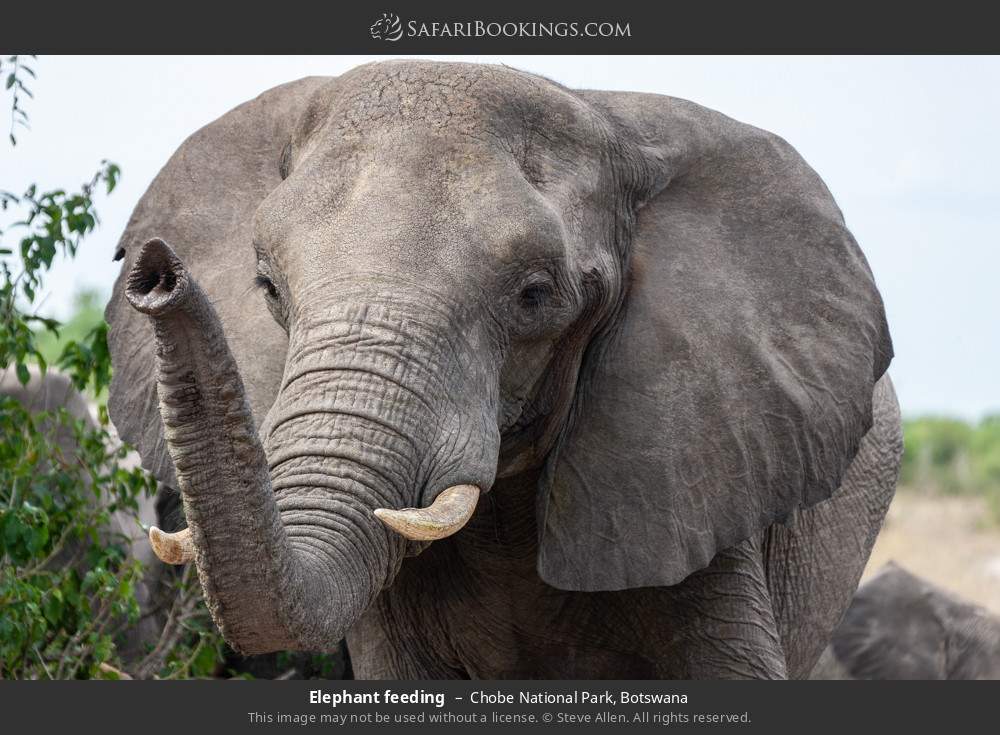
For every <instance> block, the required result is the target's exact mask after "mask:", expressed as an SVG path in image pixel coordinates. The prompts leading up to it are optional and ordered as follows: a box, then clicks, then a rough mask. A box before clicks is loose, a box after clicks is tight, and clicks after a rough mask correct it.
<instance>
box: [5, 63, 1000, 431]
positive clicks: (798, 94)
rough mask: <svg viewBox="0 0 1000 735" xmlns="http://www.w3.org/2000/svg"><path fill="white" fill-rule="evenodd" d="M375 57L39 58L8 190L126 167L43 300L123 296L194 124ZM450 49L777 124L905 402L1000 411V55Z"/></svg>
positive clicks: (927, 408) (945, 409)
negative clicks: (91, 293) (157, 180)
mask: <svg viewBox="0 0 1000 735" xmlns="http://www.w3.org/2000/svg"><path fill="white" fill-rule="evenodd" d="M5 55H6V54H5ZM376 58H389V57H357V56H331V57H321V56H307V57H291V56H287V57H272V56H260V57H238V56H230V57H183V56H181V57H158V56H144V57H100V56H89V57H54V56H52V57H46V56H43V57H40V58H39V59H38V60H37V62H36V63H35V64H34V67H35V70H36V71H37V73H38V80H37V81H35V82H34V85H33V91H34V92H35V99H34V100H25V104H24V106H25V108H26V109H27V111H28V113H29V114H30V116H31V127H32V129H31V130H30V131H23V130H22V131H20V132H19V134H18V146H17V148H15V149H14V150H10V149H9V147H6V146H0V189H6V190H10V191H13V192H15V193H19V192H21V191H22V190H23V189H24V188H25V187H26V186H27V185H28V184H29V183H31V182H33V181H37V182H38V183H39V185H40V186H42V187H55V186H59V187H73V186H76V185H78V184H79V183H82V182H83V181H84V180H85V179H87V178H89V176H90V175H91V174H92V173H93V171H94V170H96V168H97V166H98V164H99V162H100V160H101V159H103V158H108V159H110V160H113V161H115V162H116V163H118V164H119V165H120V166H121V168H122V172H123V175H122V179H121V183H120V185H119V188H118V189H117V190H116V191H115V192H114V193H113V194H112V195H111V197H110V198H105V197H101V198H99V200H98V211H99V213H100V215H101V220H102V225H101V227H100V229H99V230H98V231H97V232H95V233H94V234H93V235H92V236H91V237H90V238H89V239H88V240H86V241H85V243H84V245H83V247H82V248H81V252H80V255H78V257H77V259H76V261H74V262H70V263H62V264H60V265H59V266H58V267H57V268H55V269H54V270H53V272H52V273H51V274H50V275H49V277H48V285H49V291H50V293H49V295H48V298H47V301H46V302H45V311H47V312H49V313H52V314H55V315H58V316H66V314H67V313H68V310H69V306H70V304H71V301H72V295H73V293H74V291H75V290H76V289H78V288H80V287H86V286H91V287H97V288H100V289H102V290H103V291H105V292H107V293H110V287H111V284H112V282H113V281H114V278H115V276H116V275H117V271H118V264H117V263H113V262H112V261H111V255H112V253H113V250H114V245H115V243H116V242H117V239H118V237H119V235H120V234H121V232H122V230H123V229H124V227H125V223H126V222H127V220H128V217H129V214H130V212H131V210H132V208H133V206H134V205H135V203H136V202H137V201H138V199H139V197H140V196H141V195H142V193H143V191H145V189H146V187H147V186H148V185H149V182H150V181H151V180H152V179H153V177H154V176H155V175H156V173H157V171H158V170H159V168H160V167H161V166H162V165H163V164H164V163H165V162H166V160H167V158H168V157H169V156H170V155H171V153H173V151H174V149H175V148H176V147H177V146H178V144H180V143H181V142H182V141H183V140H184V138H186V137H187V136H188V135H189V134H191V133H192V132H194V131H195V130H196V129H198V128H199V127H201V126H202V125H204V124H205V123H207V122H209V121H211V120H213V119H214V118H216V117H218V116H219V115H222V114H223V113H225V112H226V111H227V110H229V109H231V108H232V107H234V106H235V105H237V104H239V103H241V102H243V101H245V100H247V99H250V98H252V97H255V96H256V95H257V94H259V93H260V92H262V91H264V90H265V89H268V88H269V87H272V86H274V85H276V84H280V83H282V82H287V81H290V80H293V79H297V78H299V77H303V76H309V75H314V74H320V75H323V74H339V73H341V72H343V71H345V70H347V69H349V68H351V67H353V66H356V65H358V64H361V63H364V62H367V61H371V60H373V59H376ZM431 58H433V57H431ZM440 58H445V59H451V60H467V61H479V62H489V63H506V64H508V65H510V66H514V67H517V68H520V69H525V70H527V71H532V72H536V73H540V74H543V75H545V76H547V77H550V78H552V79H554V80H556V81H558V82H561V83H563V84H566V85H567V86H570V87H578V88H592V89H625V90H634V91H641V92H657V93H661V94H669V95H673V96H676V97H683V98H686V99H690V100H693V101H695V102H698V103H699V104H702V105H706V106H708V107H712V108H714V109H717V110H720V111H721V112H724V113H726V114H727V115H729V116H731V117H734V118H736V119H738V120H742V121H744V122H748V123H751V124H753V125H756V126H759V127H762V128H766V129H768V130H771V131H773V132H775V133H778V134H779V135H781V136H782V137H784V138H785V139H786V140H788V141H789V142H790V143H791V144H792V145H793V146H795V148H797V149H798V151H799V152H800V153H801V154H802V155H803V156H804V157H805V159H806V160H807V161H808V162H809V163H810V164H811V165H812V166H813V168H815V169H816V170H817V171H818V172H819V174H820V175H821V176H822V177H823V179H824V180H825V181H826V183H827V185H828V186H829V187H830V189H831V190H832V191H833V194H834V196H835V197H836V198H837V201H838V203H839V205H840V207H841V209H842V210H843V212H844V216H845V217H846V219H847V224H848V226H849V227H850V229H851V230H852V232H853V233H854V235H855V237H856V238H857V240H858V242H859V243H860V244H861V247H862V249H863V250H864V252H865V254H866V255H867V257H868V260H869V262H870V263H871V266H872V270H873V271H874V273H875V278H876V280H877V282H878V285H879V288H880V289H881V291H882V295H883V298H884V299H885V303H886V308H887V311H888V315H889V326H890V329H891V331H892V336H893V341H894V343H895V348H896V358H895V360H894V361H893V363H892V366H891V368H890V372H891V374H892V376H893V380H894V381H895V383H896V390H897V392H898V394H899V398H900V402H901V404H902V407H903V411H904V413H905V414H907V415H910V416H914V415H918V414H923V413H930V412H934V413H947V414H958V415H961V416H965V417H968V418H978V417H980V416H982V415H983V414H985V413H989V412H995V411H1000V386H998V378H997V376H998V375H1000V340H998V339H997V331H998V330H997V326H996V324H997V319H998V316H1000V236H998V232H1000V173H998V172H1000V145H998V142H997V135H998V133H1000V91H998V90H1000V57H940V56H939V57H915V58H914V57H899V56H895V57H860V56H853V57H819V56H814V57H791V56H784V57H767V56H748V57H708V56H697V57H659V56H653V57H628V56H595V57H584V56H576V57H574V56H481V57H458V56H453V57H440ZM2 99H3V105H4V107H6V106H7V103H8V98H7V97H6V96H5V97H3V98H2ZM5 118H6V115H4V116H3V117H0V120H3V119H5ZM0 132H6V131H0ZM4 222H9V220H4ZM12 233H13V231H12ZM5 242H6V240H5Z"/></svg>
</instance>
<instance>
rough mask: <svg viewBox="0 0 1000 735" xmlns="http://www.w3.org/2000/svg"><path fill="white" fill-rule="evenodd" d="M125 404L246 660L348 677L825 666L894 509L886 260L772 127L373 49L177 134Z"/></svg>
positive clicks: (151, 235) (140, 292)
mask: <svg viewBox="0 0 1000 735" xmlns="http://www.w3.org/2000/svg"><path fill="white" fill-rule="evenodd" d="M115 259H116V260H120V261H121V262H122V266H121V268H122V269H121V273H120V274H119V276H118V279H117V281H116V284H115V287H114V291H113V293H112V296H111V300H110V302H109V303H108V306H107V310H106V317H107V320H108V323H109V325H110V326H109V330H110V331H109V338H108V342H109V349H110V351H111V357H112V362H113V381H112V385H111V389H110V397H109V410H110V413H111V416H112V418H113V420H114V421H115V423H116V425H117V426H118V427H119V430H120V431H121V433H122V436H123V437H124V438H125V439H126V440H128V441H129V442H131V443H132V444H134V445H135V446H136V447H137V448H138V451H139V452H140V454H141V456H142V459H143V463H144V466H145V467H146V468H147V469H149V470H150V471H151V472H152V473H154V474H155V475H156V476H157V477H158V478H159V479H160V480H161V481H163V482H164V483H166V484H168V485H170V486H171V487H176V488H178V489H179V491H180V493H181V497H182V501H183V507H184V514H185V517H186V522H187V528H186V529H184V530H182V531H179V532H176V533H166V532H164V531H161V530H159V529H153V530H152V531H151V542H152V543H153V544H154V546H155V547H156V548H157V550H158V553H159V554H161V558H165V559H167V560H170V561H171V562H187V561H191V560H193V561H194V562H195V563H196V565H197V570H198V575H199V579H200V582H201V584H202V587H203V589H204V592H205V597H206V600H207V602H208V605H209V607H210V609H211V612H212V615H213V618H214V620H215V622H216V624H217V626H218V627H219V629H220V631H221V632H222V634H223V635H224V637H225V638H226V640H227V641H228V642H229V643H230V645H232V646H233V647H234V648H235V649H236V650H238V651H240V652H242V653H244V654H255V653H262V652H267V651H274V650H283V649H288V650H313V651H324V650H331V649H332V648H334V647H335V646H336V645H337V644H338V642H339V641H340V640H341V639H342V638H345V637H346V641H347V647H348V650H349V652H350V655H351V662H352V666H353V670H354V675H355V676H356V677H357V678H362V679H379V678H395V679H448V678H490V679H503V678H562V679H572V678H587V679H610V678H764V679H780V678H788V677H791V678H803V677H806V676H808V674H809V672H810V671H811V669H812V667H813V665H814V664H815V662H816V660H817V659H818V657H819V655H820V653H821V652H822V650H823V647H824V645H825V644H826V642H827V640H828V639H829V636H830V634H831V632H832V630H833V629H834V627H835V626H836V624H837V622H838V621H839V619H840V617H841V616H842V614H843V612H844V610H845V609H846V607H847V605H848V604H849V602H850V597H851V594H852V593H853V592H854V590H855V589H856V587H857V583H858V580H859V579H860V576H861V573H862V570H863V568H864V566H865V562H866V560H867V558H868V555H869V553H870V551H871V547H872V545H873V543H874V539H875V536H876V534H877V532H878V530H879V528H880V525H881V523H882V520H883V517H884V514H885V511H886V509H887V507H888V504H889V502H890V500H891V498H892V496H893V493H894V492H895V483H896V477H897V473H898V469H899V460H900V454H901V446H902V444H901V430H900V419H899V409H898V404H897V400H896V396H895V392H894V390H893V387H892V383H891V381H890V378H889V377H888V375H887V374H886V370H887V368H888V365H889V362H890V360H891V358H892V344H891V339H890V336H889V331H888V326H887V323H886V318H885V310H884V306H883V303H882V298H881V296H880V294H879V291H878V289H877V287H876V284H875V280H874V277H873V275H872V272H871V269H870V268H869V266H868V264H867V261H866V260H865V257H864V255H863V254H862V252H861V250H860V249H859V247H858V245H857V243H856V242H855V240H854V238H853V237H852V236H851V234H850V232H849V231H848V230H847V228H846V226H845V224H844V219H843V216H842V214H841V212H840V210H839V209H838V207H837V205H836V204H835V203H834V201H833V198H832V196H831V194H830V192H829V191H828V190H827V188H826V186H825V185H824V184H823V182H822V181H821V180H820V178H819V177H818V175H817V174H816V173H815V172H813V171H812V169H810V168H809V166H808V165H807V164H806V163H805V162H804V161H803V160H802V158H801V157H800V156H799V155H798V154H797V153H796V152H795V150H794V149H793V148H792V147H791V146H790V145H789V144H788V143H786V142H785V141H783V140H782V139H781V138H779V137H778V136H776V135H774V134H771V133H768V132H765V131H763V130H760V129H757V128H754V127H752V126H749V125H746V124H743V123H739V122H737V121H735V120H732V119H730V118H728V117H726V116H724V115H722V114H720V113H718V112H715V111H712V110H709V109H706V108H704V107H701V106H699V105H697V104H694V103H691V102H688V101H685V100H680V99H675V98H671V97H667V96H662V95H657V94H643V93H631V92H605V91H592V90H571V89H568V88H565V87H563V86H561V85H559V84H557V83H555V82H553V81H550V80H548V79H545V78H542V77H539V76H536V75H533V74H530V73H527V72H522V71H518V70H515V69H511V68H509V67H506V66H492V65H477V64H466V63H456V62H451V63H447V62H431V61H422V60H408V61H386V62H377V63H371V64H366V65H363V66H359V67H357V68H354V69H352V70H350V71H348V72H346V73H344V74H342V75H340V76H336V77H308V78H304V79H301V80H299V81H295V82H291V83H287V84H284V85H281V86H279V87H276V88H274V89H271V90H269V91H266V92H264V93H263V94H261V95H260V96H259V97H257V98H256V99H254V100H251V101H249V102H247V103H245V104H243V105H241V106H239V107H237V108H235V109H234V110H232V111H231V112H229V113H227V114H225V115H223V116H222V117H221V118H219V119H218V120H216V121H214V122H212V123H210V124H208V125H207V126H205V127H204V128H202V129H201V130H199V131H198V132H196V133H194V134H193V135H192V136H191V137H190V138H189V139H187V140H186V141H185V142H184V143H183V144H182V145H181V146H180V148H179V149H178V150H177V151H176V153H175V154H174V155H173V157H172V158H170V160H169V161H168V162H167V163H166V165H165V166H164V168H163V169H162V170H161V172H160V173H159V174H158V176H157V177H156V179H155V180H154V181H153V183H152V184H151V185H150V187H149V189H148V190H147V192H146V193H145V195H144V196H143V197H142V199H141V200H140V201H139V203H138V205H137V206H136V208H135V211H134V213H133V214H132V217H131V219H130V221H129V223H128V225H127V227H126V229H125V231H124V233H123V235H122V237H121V240H120V242H119V245H118V247H117V249H116V252H115Z"/></svg>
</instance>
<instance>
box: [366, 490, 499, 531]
mask: <svg viewBox="0 0 1000 735" xmlns="http://www.w3.org/2000/svg"><path fill="white" fill-rule="evenodd" d="M477 502H479V488H478V487H476V486H475V485H454V486H452V487H449V488H448V489H447V490H444V491H442V492H441V494H440V495H438V496H437V498H436V499H435V500H434V502H433V503H431V505H430V506H429V507H427V508H403V509H402V510H389V509H388V508H379V509H377V510H376V511H375V515H376V517H378V519H379V520H380V521H382V523H384V524H385V525H387V526H388V527H389V528H391V529H392V530H393V531H395V532H396V533H398V534H400V535H401V536H403V537H405V538H408V539H410V540H411V541H437V540H438V539H442V538H446V537H448V536H451V535H452V534H453V533H455V532H456V531H458V530H459V529H461V528H462V526H464V525H465V524H466V523H468V521H469V519H470V518H471V517H472V513H473V512H474V511H475V510H476V503H477Z"/></svg>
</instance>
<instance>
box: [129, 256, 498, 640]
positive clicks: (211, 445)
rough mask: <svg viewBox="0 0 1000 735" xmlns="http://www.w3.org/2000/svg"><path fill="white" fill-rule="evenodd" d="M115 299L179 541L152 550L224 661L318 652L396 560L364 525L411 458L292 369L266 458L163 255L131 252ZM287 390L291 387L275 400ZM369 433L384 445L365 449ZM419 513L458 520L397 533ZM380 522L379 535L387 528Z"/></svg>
mask: <svg viewBox="0 0 1000 735" xmlns="http://www.w3.org/2000/svg"><path fill="white" fill-rule="evenodd" d="M126 297H127V298H128V300H129V302H130V303H131V304H132V306H133V307H135V308H136V309H138V310H139V311H141V312H143V313H145V314H147V315H149V317H150V318H151V321H152V323H153V327H154V335H155V340H156V359H157V390H158V394H159V401H160V413H161V416H162V419H163V423H164V428H165V436H166V441H167V446H168V450H169V452H170V455H171V458H172V459H173V462H174V466H175V470H176V476H177V480H178V485H179V488H180V490H181V493H182V496H183V500H184V509H185V515H186V517H187V520H188V527H189V531H188V534H189V539H188V538H184V537H183V536H182V537H178V538H173V539H170V538H164V536H163V535H162V534H160V535H159V536H158V537H157V535H156V534H155V533H154V534H152V541H153V542H154V548H156V547H157V545H159V546H163V547H166V546H170V547H171V548H172V549H173V551H174V552H176V558H177V559H183V558H184V557H185V554H190V550H192V549H193V553H194V558H195V561H196V563H197V568H198V575H199V578H200V580H201V584H202V587H203V589H204V592H205V598H206V601H207V603H208V607H209V609H210V611H211V613H212V616H213V618H214V620H215V622H216V624H217V625H218V626H219V629H220V630H221V631H222V633H223V635H224V637H225V638H226V640H227V641H229V643H230V644H231V645H233V647H234V648H236V649H237V650H240V651H242V652H244V653H262V652H267V651H273V650H284V649H305V650H316V651H319V650H327V649H329V648H330V647H331V646H334V645H335V644H336V643H337V642H338V641H339V640H340V639H341V638H342V637H343V635H344V633H345V631H346V629H347V628H348V627H349V626H350V625H351V624H353V622H354V621H356V620H357V619H358V617H360V615H361V613H362V612H363V611H364V609H365V608H366V607H367V606H368V605H369V604H370V602H371V601H372V600H373V599H374V597H375V596H376V595H377V594H378V593H379V592H380V591H381V589H382V587H383V586H384V585H385V583H386V581H387V580H388V579H390V578H391V576H392V575H393V574H394V573H395V571H396V569H397V568H398V565H399V563H400V562H401V560H402V557H403V554H404V551H405V541H404V540H403V539H402V538H401V537H400V536H398V535H396V534H391V533H387V532H386V530H385V528H384V527H383V526H382V525H381V524H380V523H379V521H378V519H377V518H376V517H375V515H374V514H373V511H374V510H376V509H378V508H380V507H382V506H388V507H390V508H392V507H398V506H399V504H400V503H401V502H402V501H403V499H404V498H406V497H407V492H410V493H411V495H412V488H409V489H408V488H406V483H407V481H410V482H413V481H414V477H415V474H414V472H415V469H414V468H416V467H417V466H418V465H419V464H420V457H419V456H418V454H417V451H416V448H415V447H412V446H408V441H409V440H408V439H407V437H406V436H405V434H403V432H402V431H401V430H397V429H396V428H395V427H393V426H391V425H389V424H388V423H386V422H383V421H380V419H379V418H378V417H377V416H368V417H367V418H365V415H364V414H365V411H366V407H365V406H364V403H365V399H364V397H363V396H361V395H360V394H356V393H352V392H351V391H350V390H340V391H338V390H331V388H330V383H329V377H330V376H329V375H327V376H325V377H326V381H324V375H323V372H324V371H323V370H319V369H310V368H309V363H308V360H300V361H299V362H298V363H296V364H297V365H298V366H299V368H300V369H298V370H297V371H296V372H295V374H294V376H293V377H292V378H290V379H289V378H286V385H285V386H284V387H283V389H282V393H281V395H280V396H279V399H278V401H277V402H276V405H275V406H274V408H273V409H272V412H271V414H270V415H269V423H270V426H269V430H268V439H267V445H268V450H269V451H268V452H265V449H264V446H263V444H262V443H261V440H260V438H259V436H258V433H257V429H256V426H255V423H254V419H253V416H252V414H251V412H250V409H249V406H248V405H247V402H246V398H245V394H244V388H243V383H242V380H241V378H240V375H239V371H238V368H237V365H236V362H235V360H234V359H233V356H232V354H231V353H230V351H229V348H228V346H227V344H226V339H225V336H224V333H223V329H222V325H221V323H220V322H219V319H218V316H217V315H216V313H215V311H214V309H212V307H211V305H210V303H209V301H208V299H207V297H206V296H205V294H204V293H203V292H202V291H201V289H200V288H199V287H198V285H197V284H196V283H195V282H194V280H193V279H192V278H191V277H190V274H189V273H188V271H187V270H186V269H185V267H184V265H183V264H182V263H181V262H180V260H179V259H178V258H177V256H176V255H175V254H174V253H173V251H172V250H171V249H170V248H169V246H167V245H166V244H165V243H163V242H162V241H160V240H152V241H150V242H149V243H147V244H146V245H145V246H144V247H143V250H142V252H141V253H140V254H139V256H138V257H137V259H136V261H135V265H134V266H133V269H132V271H131V272H130V274H129V277H128V284H127V288H126ZM302 349H303V351H304V352H313V353H315V352H316V351H315V350H313V349H311V348H308V347H303V348H302ZM290 380H292V381H301V382H302V383H303V384H302V385H300V386H296V390H294V391H288V390H286V389H287V385H288V383H289V381H290ZM331 392H332V393H333V394H335V395H334V396H333V397H332V398H331V397H330V393H331ZM338 396H339V397H338ZM359 419H362V420H361V421H360V422H359ZM408 421H409V423H419V422H417V421H416V420H415V419H412V417H411V418H410V419H408ZM402 423H405V422H402V421H401V425H402ZM376 433H382V434H388V435H390V436H388V437H382V438H381V439H380V440H379V441H378V442H373V443H372V442H370V440H371V439H372V437H373V436H374V435H375V434H376ZM372 445H374V446H376V447H379V449H377V450H373V449H371V448H370V447H371V446H372ZM373 451H375V452H377V453H378V454H379V455H380V456H378V457H373V456H371V454H372V452H373ZM446 493H447V491H446V492H443V493H441V496H442V497H444V496H445V495H446ZM468 494H469V493H466V495H468ZM449 495H453V493H450V494H449ZM475 495H476V496H478V491H477V492H476V493H475ZM473 503H474V500H473ZM446 505H448V504H446ZM452 505H453V504H452ZM467 510H468V514H469V515H471V508H467ZM428 512H430V515H431V516H432V517H433V516H441V515H442V514H443V516H444V525H446V526H447V525H448V524H447V521H448V519H449V517H452V520H453V517H454V516H456V513H457V515H459V516H460V515H462V514H463V513H464V512H465V509H464V508H462V509H459V510H458V511H456V509H455V508H454V507H451V506H449V508H444V507H440V508H437V510H435V509H434V508H431V509H426V510H425V511H417V512H416V515H415V516H414V515H413V514H410V515H407V512H404V513H403V520H404V521H406V520H414V521H415V522H417V523H418V525H419V524H420V522H423V523H424V525H425V526H426V525H427V524H428V519H427V518H421V517H420V514H421V513H423V514H425V515H426V514H427V513H428ZM395 513H399V511H395ZM389 515H390V518H388V519H384V520H385V521H386V523H387V524H388V525H392V524H390V523H389V521H390V520H397V521H398V520H399V519H398V518H394V517H393V512H390V514H389ZM466 517H467V516H466ZM431 520H432V521H433V520H434V518H432V519H431ZM437 520H438V521H440V520H441V519H440V518H438V519H437ZM401 525H403V526H405V525H406V524H405V523H402V524H401ZM186 550H187V551H186Z"/></svg>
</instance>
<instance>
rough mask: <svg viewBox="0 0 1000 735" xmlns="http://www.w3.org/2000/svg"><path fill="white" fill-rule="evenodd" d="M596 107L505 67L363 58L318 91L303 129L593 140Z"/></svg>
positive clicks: (508, 140) (505, 141) (507, 140)
mask: <svg viewBox="0 0 1000 735" xmlns="http://www.w3.org/2000/svg"><path fill="white" fill-rule="evenodd" d="M596 117H597V116H596V115H595V113H594V112H593V110H592V109H591V108H590V107H589V106H588V105H587V104H586V103H585V102H584V101H582V100H581V99H580V98H579V97H577V96H576V95H574V94H573V93H572V92H570V91H569V90H567V89H564V88H563V87H561V86H559V85H558V84H556V83H554V82H551V81H549V80H548V79H544V78H542V77H537V76H535V75H532V74H527V73H525V72H521V71H517V70H514V69H509V68H506V67H501V66H490V65H480V64H465V63H455V62H432V61H388V62H377V63H372V64H366V65H364V66H360V67H357V68H355V69H353V70H351V71H350V72H348V73H346V74H344V75H342V76H341V77H338V78H337V79H335V80H332V81H331V82H330V84H328V85H326V86H324V87H323V88H322V89H320V90H318V91H317V94H316V95H315V96H314V98H313V100H312V104H311V105H310V107H309V109H308V111H307V113H306V115H304V117H303V119H302V121H301V125H300V129H299V134H300V136H301V137H308V136H309V135H311V134H312V133H314V132H315V131H317V130H320V129H323V130H325V131H327V132H332V133H335V134H336V135H337V136H338V137H341V138H344V139H351V138H358V137H365V136H366V135H369V134H370V133H372V132H373V131H377V130H379V129H381V128H385V127H405V128H413V127H420V128H429V129H438V130H447V131H448V133H449V134H450V135H453V136H456V137H457V136H461V135H466V136H472V137H474V138H481V139H483V140H487V141H493V142H499V143H500V144H501V145H504V146H509V145H511V144H515V145H517V144H523V143H524V141H525V140H526V139H532V140H534V139H535V138H536V137H537V134H538V132H539V131H541V132H543V133H544V136H545V139H546V140H548V141H549V142H550V143H558V140H559V139H560V138H565V139H566V140H575V141H579V140H580V139H590V138H593V136H592V135H589V133H590V132H591V131H592V130H593V129H594V128H595V127H599V126H598V125H597V119H596Z"/></svg>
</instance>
